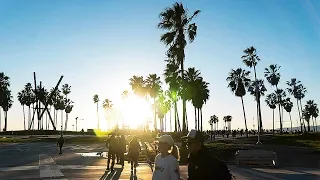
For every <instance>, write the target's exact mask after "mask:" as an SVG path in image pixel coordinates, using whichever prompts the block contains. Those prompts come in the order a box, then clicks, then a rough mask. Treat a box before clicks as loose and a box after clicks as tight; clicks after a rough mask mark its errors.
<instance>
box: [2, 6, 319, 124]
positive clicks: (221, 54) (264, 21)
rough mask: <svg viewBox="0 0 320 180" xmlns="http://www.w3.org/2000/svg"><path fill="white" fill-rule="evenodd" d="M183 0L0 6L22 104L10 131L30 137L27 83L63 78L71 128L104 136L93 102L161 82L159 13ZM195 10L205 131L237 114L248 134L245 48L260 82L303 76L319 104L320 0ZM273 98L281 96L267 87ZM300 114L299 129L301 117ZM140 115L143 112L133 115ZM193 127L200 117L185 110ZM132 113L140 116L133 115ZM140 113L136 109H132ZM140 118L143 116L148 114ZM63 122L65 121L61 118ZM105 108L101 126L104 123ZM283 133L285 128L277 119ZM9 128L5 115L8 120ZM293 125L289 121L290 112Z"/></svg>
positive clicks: (6, 55)
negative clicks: (274, 67) (145, 80)
mask: <svg viewBox="0 0 320 180" xmlns="http://www.w3.org/2000/svg"><path fill="white" fill-rule="evenodd" d="M174 2H175V1H170V0H161V1H148V0H137V1H130V0H123V1H105V0H94V1H87V0H68V1H63V0H56V1H37V0H28V1H22V0H1V1H0V72H2V71H3V72H5V73H6V74H7V75H8V76H9V77H10V79H11V87H10V88H11V90H12V92H13V96H14V105H13V107H12V108H11V109H10V110H9V112H8V129H9V130H17V129H23V113H22V107H21V105H20V104H19V102H18V100H17V93H18V92H19V91H21V90H22V88H23V86H24V85H25V84H26V83H27V82H32V81H33V72H36V74H37V80H38V81H40V80H41V81H42V82H43V85H44V86H45V87H47V88H50V89H51V88H52V87H53V86H55V84H56V83H57V81H58V79H59V77H60V76H61V75H63V76H64V78H63V80H62V84H65V83H68V84H69V85H71V91H72V92H71V94H70V95H69V97H70V98H71V99H72V100H73V101H74V102H75V104H74V109H73V111H72V112H71V114H70V115H69V119H70V120H69V122H70V123H69V125H68V126H69V129H70V128H71V125H73V124H75V117H79V118H81V119H84V120H83V121H82V122H79V127H78V128H83V127H86V128H96V127H97V115H96V106H95V104H94V103H93V100H92V98H93V95H94V94H98V95H99V96H100V99H101V100H103V99H105V98H108V99H110V100H112V101H113V103H114V104H115V106H117V105H118V104H120V103H121V93H122V92H123V91H124V90H130V86H129V78H130V77H132V76H133V75H141V76H147V75H148V74H151V73H156V74H158V75H159V76H161V77H162V80H163V75H162V74H163V69H164V67H165V62H164V59H165V51H166V47H165V45H164V44H162V43H161V42H160V35H161V34H162V33H164V32H163V31H162V30H159V29H157V27H156V25H157V23H158V22H159V16H158V15H159V13H160V12H161V11H162V10H163V9H164V8H165V7H169V6H172V4H173V3H174ZM182 3H183V4H184V5H185V7H187V8H188V9H189V12H190V13H191V12H193V11H195V10H198V9H199V10H201V13H200V14H199V15H198V16H197V17H196V18H195V20H194V22H195V23H196V24H197V25H198V35H197V37H196V39H195V41H194V42H193V43H192V44H189V45H188V46H187V48H186V58H185V67H186V68H187V67H196V68H197V69H199V70H200V71H201V75H202V76H203V78H204V79H205V80H206V81H208V82H209V83H210V85H209V89H210V99H209V101H208V102H207V103H206V104H205V105H204V107H203V125H204V129H209V128H210V126H209V124H208V120H209V118H210V116H211V115H217V116H218V117H219V118H220V122H219V127H222V125H223V122H222V118H223V116H226V115H231V116H232V117H233V120H232V128H244V119H243V111H242V106H241V100H240V98H238V97H235V96H234V95H233V94H232V93H231V91H230V90H229V89H228V88H227V82H226V80H225V79H226V77H227V75H228V72H229V71H230V70H231V69H235V68H238V67H241V68H245V69H247V68H246V67H245V66H244V64H243V63H242V60H241V56H242V55H243V50H244V49H246V48H247V47H249V46H254V47H255V48H256V49H257V52H258V55H259V56H260V58H261V61H260V62H259V64H258V65H257V75H258V78H263V79H264V68H266V67H268V66H269V65H270V64H278V65H280V66H281V69H280V73H281V80H280V84H279V87H280V88H286V87H287V86H286V84H285V82H286V81H287V80H290V79H291V78H297V79H298V80H300V81H302V83H303V84H304V85H305V86H306V88H307V90H308V93H307V94H306V97H305V99H304V100H303V103H305V101H306V100H310V99H312V100H315V102H316V103H320V95H319V94H318V93H317V92H319V87H320V86H319V83H318V81H317V80H318V79H319V78H320V72H319V70H318V68H319V67H320V61H319V57H320V14H319V12H320V1H317V0H305V1H303V0H281V1H279V0H256V1H253V0H251V1H249V0H237V1H235V0H224V1H218V0H198V1H194V0H186V1H182ZM265 84H266V87H267V89H268V92H267V93H271V92H272V91H273V90H274V88H273V87H271V86H270V85H269V84H268V83H267V82H266V81H265ZM244 103H245V108H246V114H247V121H248V122H247V123H248V128H250V129H251V128H253V125H254V124H255V127H256V124H257V123H256V120H257V118H256V106H255V101H254V99H253V97H252V96H250V95H246V96H245V97H244ZM295 105H296V104H295V103H294V107H293V110H292V120H293V125H294V126H295V125H296V124H297V120H298V113H297V110H296V109H297V107H296V106H295ZM261 106H262V120H263V124H264V128H272V111H271V110H270V109H269V108H268V107H267V106H266V104H265V102H264V98H263V99H262V105H261ZM134 108H136V107H134ZM187 111H188V119H189V127H190V128H192V127H194V121H193V119H194V115H193V114H194V113H193V108H192V106H191V105H188V106H187ZM130 112H132V111H130ZM133 112H135V111H133ZM140 112H141V111H140ZM59 116H60V115H59ZM104 117H105V116H104V114H103V112H102V107H100V119H101V121H105V120H104V119H105V118H104ZM275 117H276V119H275V121H276V122H275V126H276V128H278V127H279V118H278V111H275ZM1 126H2V127H3V113H2V122H1ZM284 126H285V127H289V126H290V121H289V115H288V114H287V113H285V114H284Z"/></svg>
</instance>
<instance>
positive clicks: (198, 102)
mask: <svg viewBox="0 0 320 180" xmlns="http://www.w3.org/2000/svg"><path fill="white" fill-rule="evenodd" d="M208 85H209V83H208V82H206V81H204V80H203V78H199V79H197V80H196V81H195V84H194V90H195V92H194V96H193V97H192V103H193V104H195V106H196V108H197V110H198V113H197V114H198V129H199V130H201V131H202V130H203V128H202V125H203V124H202V107H203V105H204V104H205V103H206V102H207V101H208V99H209V97H210V95H209V94H210V90H209V88H208ZM199 115H200V117H199Z"/></svg>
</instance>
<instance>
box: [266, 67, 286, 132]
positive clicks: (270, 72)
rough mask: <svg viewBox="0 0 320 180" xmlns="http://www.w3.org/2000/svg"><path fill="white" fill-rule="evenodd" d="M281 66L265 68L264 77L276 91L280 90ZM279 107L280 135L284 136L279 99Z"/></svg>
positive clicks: (279, 100)
mask: <svg viewBox="0 0 320 180" xmlns="http://www.w3.org/2000/svg"><path fill="white" fill-rule="evenodd" d="M279 70H280V66H278V65H277V64H271V65H270V66H269V68H265V72H264V76H265V77H266V79H267V81H268V82H269V83H270V84H271V86H276V90H278V84H279V82H280V73H279ZM277 97H278V98H282V97H281V96H277ZM278 102H279V103H278V106H279V119H280V121H279V122H280V134H282V130H283V129H282V117H281V103H280V102H282V99H278Z"/></svg>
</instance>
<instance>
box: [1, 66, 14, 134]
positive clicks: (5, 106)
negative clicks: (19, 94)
mask: <svg viewBox="0 0 320 180" xmlns="http://www.w3.org/2000/svg"><path fill="white" fill-rule="evenodd" d="M12 103H13V97H12V95H11V90H10V78H9V77H8V76H7V75H6V74H5V73H4V72H0V129H1V109H2V110H3V112H4V128H3V131H7V126H8V110H9V109H10V108H11V107H12Z"/></svg>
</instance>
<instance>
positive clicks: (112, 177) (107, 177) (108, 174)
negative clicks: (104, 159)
mask: <svg viewBox="0 0 320 180" xmlns="http://www.w3.org/2000/svg"><path fill="white" fill-rule="evenodd" d="M122 170H123V168H114V171H109V170H108V171H107V170H106V171H105V172H104V174H103V175H102V176H101V177H100V179H99V180H117V179H119V178H120V175H121V173H122Z"/></svg>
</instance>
